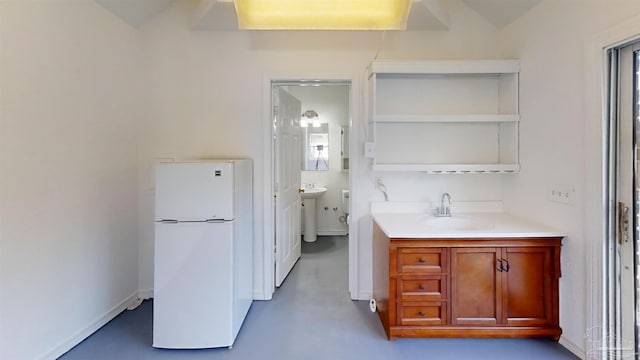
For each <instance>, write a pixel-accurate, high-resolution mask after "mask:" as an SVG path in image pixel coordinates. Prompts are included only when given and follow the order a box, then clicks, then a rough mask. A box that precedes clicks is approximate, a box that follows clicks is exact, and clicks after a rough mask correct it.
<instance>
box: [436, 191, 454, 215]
mask: <svg viewBox="0 0 640 360" xmlns="http://www.w3.org/2000/svg"><path fill="white" fill-rule="evenodd" d="M445 198H446V199H447V205H446V206H445V205H444V199H445ZM436 216H438V217H451V195H449V193H447V192H446V193H444V194H442V198H441V199H440V207H439V208H436Z"/></svg>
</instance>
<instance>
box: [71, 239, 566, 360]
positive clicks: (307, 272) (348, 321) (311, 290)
mask: <svg viewBox="0 0 640 360" xmlns="http://www.w3.org/2000/svg"><path fill="white" fill-rule="evenodd" d="M302 252H303V254H302V258H301V259H300V261H298V264H296V266H295V268H294V269H293V271H292V272H291V274H290V275H289V277H288V278H287V279H286V281H285V283H284V284H283V285H282V287H281V288H280V289H279V290H278V291H277V292H276V293H275V295H274V298H273V300H272V301H256V302H254V304H253V305H252V307H251V310H250V312H249V314H248V316H247V319H246V320H245V323H244V325H243V327H242V329H241V330H240V334H239V335H238V338H237V339H236V343H235V345H234V348H233V349H231V350H228V349H206V350H161V349H154V348H152V347H151V338H152V326H151V319H152V310H153V304H152V302H151V301H145V302H144V303H143V304H142V305H141V306H140V307H139V308H138V309H136V310H134V311H125V312H123V313H122V314H120V315H119V316H118V317H117V318H115V319H114V320H113V321H111V322H110V323H108V324H107V325H105V326H104V327H103V328H102V329H100V330H99V331H98V332H96V333H95V334H93V335H92V336H90V337H89V338H87V339H86V340H85V341H83V342H82V343H80V344H79V345H78V346H76V347H75V348H73V349H72V350H70V351H69V352H68V353H67V354H65V355H64V356H62V357H61V359H64V360H72V359H96V360H99V359H231V360H233V359H252V358H253V359H260V358H262V359H283V360H286V359H305V360H307V359H308V360H314V359H318V360H320V359H322V360H325V359H330V360H341V359H365V358H366V359H368V360H376V359H380V360H389V359H412V360H415V359H439V360H441V359H443V360H446V359H491V360H503V359H504V360H513V359H518V360H523V359H531V360H534V359H535V360H540V359H577V357H575V356H573V355H572V354H571V353H570V352H569V351H567V350H566V349H565V348H563V347H562V346H560V345H559V344H557V343H554V342H552V341H548V340H530V339H399V340H396V341H394V342H390V341H387V340H386V337H385V335H384V330H383V329H382V326H381V325H380V321H379V320H378V318H377V315H375V314H373V313H371V312H370V311H369V304H368V302H366V301H351V300H350V299H349V295H348V291H347V289H348V288H347V278H348V276H347V274H348V272H347V259H348V254H347V239H346V237H319V238H318V241H317V242H316V243H313V244H306V243H305V244H304V245H303V247H302Z"/></svg>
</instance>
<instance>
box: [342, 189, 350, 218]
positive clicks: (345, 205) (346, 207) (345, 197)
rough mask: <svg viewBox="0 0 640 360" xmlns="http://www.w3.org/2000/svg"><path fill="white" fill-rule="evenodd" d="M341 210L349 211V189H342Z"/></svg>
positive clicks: (346, 212)
mask: <svg viewBox="0 0 640 360" xmlns="http://www.w3.org/2000/svg"><path fill="white" fill-rule="evenodd" d="M341 199H342V211H344V213H345V214H348V213H349V189H343V190H342V196H341Z"/></svg>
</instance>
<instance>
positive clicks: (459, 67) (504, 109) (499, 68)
mask: <svg viewBox="0 0 640 360" xmlns="http://www.w3.org/2000/svg"><path fill="white" fill-rule="evenodd" d="M519 69H520V66H519V63H518V61H515V60H474V61H374V62H373V63H371V65H370V66H369V68H368V69H367V70H368V74H367V78H368V84H367V86H368V96H367V101H366V103H367V111H368V118H369V121H370V123H369V125H370V130H371V131H370V134H371V135H370V141H372V142H373V145H372V146H374V148H375V155H374V156H373V170H375V171H422V172H426V173H429V174H480V173H516V172H518V171H519V170H520V165H519V155H518V138H519V122H520V115H519V111H518V87H519V86H518V77H519V71H520V70H519Z"/></svg>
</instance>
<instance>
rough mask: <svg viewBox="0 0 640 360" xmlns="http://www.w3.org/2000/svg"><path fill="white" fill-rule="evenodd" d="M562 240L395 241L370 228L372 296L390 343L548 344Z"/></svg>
mask: <svg viewBox="0 0 640 360" xmlns="http://www.w3.org/2000/svg"><path fill="white" fill-rule="evenodd" d="M560 244H561V238H559V237H555V238H495V239H473V238H469V239H396V238H392V239H390V238H388V237H387V236H386V235H385V234H384V232H382V230H381V229H380V228H379V227H378V225H377V224H375V222H374V248H373V254H374V258H373V260H374V264H373V270H374V279H373V296H374V299H376V302H377V312H378V315H379V316H380V319H381V320H382V323H383V326H384V328H385V331H386V333H387V336H388V337H389V339H395V338H397V337H550V338H553V339H554V340H556V341H557V340H558V339H559V337H560V334H561V333H562V330H561V329H560V327H559V315H558V307H559V306H558V279H559V277H560Z"/></svg>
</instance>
